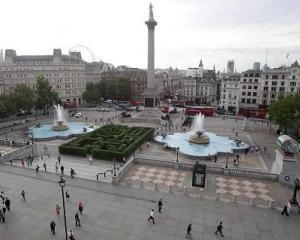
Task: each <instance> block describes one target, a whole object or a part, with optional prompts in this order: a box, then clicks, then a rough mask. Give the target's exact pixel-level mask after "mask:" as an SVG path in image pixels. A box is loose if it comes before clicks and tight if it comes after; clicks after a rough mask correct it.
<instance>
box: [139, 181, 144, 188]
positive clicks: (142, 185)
mask: <svg viewBox="0 0 300 240" xmlns="http://www.w3.org/2000/svg"><path fill="white" fill-rule="evenodd" d="M143 188H144V181H140V189H143Z"/></svg>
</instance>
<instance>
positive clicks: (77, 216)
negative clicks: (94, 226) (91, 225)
mask: <svg viewBox="0 0 300 240" xmlns="http://www.w3.org/2000/svg"><path fill="white" fill-rule="evenodd" d="M75 225H76V227H77V226H78V227H81V225H80V219H79V215H78V211H76V213H75Z"/></svg>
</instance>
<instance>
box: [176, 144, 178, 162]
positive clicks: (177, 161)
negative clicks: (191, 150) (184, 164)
mask: <svg viewBox="0 0 300 240" xmlns="http://www.w3.org/2000/svg"><path fill="white" fill-rule="evenodd" d="M178 154H179V147H177V148H176V162H177V163H178Z"/></svg>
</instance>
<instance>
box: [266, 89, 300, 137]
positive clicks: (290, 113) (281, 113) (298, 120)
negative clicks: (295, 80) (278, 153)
mask: <svg viewBox="0 0 300 240" xmlns="http://www.w3.org/2000/svg"><path fill="white" fill-rule="evenodd" d="M268 113H269V116H270V119H271V120H273V121H275V122H276V123H277V124H278V125H279V127H280V128H281V129H282V130H283V131H284V132H287V131H288V130H296V134H297V135H299V128H300V94H297V95H295V96H287V97H281V98H279V99H278V100H277V101H276V102H273V103H272V104H271V105H270V106H269V108H268Z"/></svg>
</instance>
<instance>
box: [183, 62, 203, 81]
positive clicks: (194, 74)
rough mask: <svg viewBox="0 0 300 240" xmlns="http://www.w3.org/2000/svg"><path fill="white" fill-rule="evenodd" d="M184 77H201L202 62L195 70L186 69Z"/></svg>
mask: <svg viewBox="0 0 300 240" xmlns="http://www.w3.org/2000/svg"><path fill="white" fill-rule="evenodd" d="M186 77H200V78H201V77H203V63H202V60H200V63H199V66H198V67H197V68H188V69H187V70H186Z"/></svg>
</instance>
